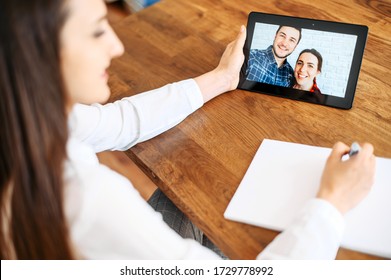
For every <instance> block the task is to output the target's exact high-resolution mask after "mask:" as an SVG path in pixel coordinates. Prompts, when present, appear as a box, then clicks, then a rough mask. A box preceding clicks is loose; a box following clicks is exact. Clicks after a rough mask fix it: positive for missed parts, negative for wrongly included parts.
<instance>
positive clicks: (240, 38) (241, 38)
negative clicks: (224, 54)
mask: <svg viewBox="0 0 391 280" xmlns="http://www.w3.org/2000/svg"><path fill="white" fill-rule="evenodd" d="M246 36H247V33H246V27H244V25H242V26H241V27H240V31H239V33H238V35H237V36H236V39H235V41H233V42H231V43H230V44H229V45H231V46H232V48H233V51H234V52H235V51H242V49H243V47H244V42H246Z"/></svg>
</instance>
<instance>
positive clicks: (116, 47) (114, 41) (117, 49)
mask: <svg viewBox="0 0 391 280" xmlns="http://www.w3.org/2000/svg"><path fill="white" fill-rule="evenodd" d="M110 28H111V27H110ZM109 52H110V56H111V57H112V58H115V57H118V56H121V55H122V54H123V53H124V45H123V44H122V42H121V40H120V39H119V38H118V36H117V34H115V32H114V30H112V29H111V36H110V44H109Z"/></svg>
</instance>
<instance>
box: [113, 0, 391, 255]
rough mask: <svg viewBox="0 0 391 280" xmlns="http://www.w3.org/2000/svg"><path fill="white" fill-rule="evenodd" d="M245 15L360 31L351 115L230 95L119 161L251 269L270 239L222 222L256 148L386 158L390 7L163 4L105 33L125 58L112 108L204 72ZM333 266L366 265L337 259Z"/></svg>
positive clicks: (307, 1) (222, 0)
mask: <svg viewBox="0 0 391 280" xmlns="http://www.w3.org/2000/svg"><path fill="white" fill-rule="evenodd" d="M251 11H261V12H266V13H274V14H282V15H291V16H298V17H310V18H316V19H322V20H332V21H341V22H348V23H355V24H362V25H367V26H368V27H369V36H368V41H367V45H366V49H365V53H364V60H363V63H362V68H361V73H360V77H359V81H358V85H357V91H356V97H355V101H354V104H353V108H352V109H351V110H341V109H335V108H331V107H325V106H320V105H315V104H310V103H304V102H299V101H293V100H289V99H284V98H279V97H274V96H269V95H264V94H257V93H253V92H248V91H243V90H235V91H232V92H229V93H226V94H224V95H221V96H219V97H218V98H216V99H214V100H212V101H210V102H208V103H207V104H205V105H204V106H203V107H202V108H201V109H199V110H197V111H196V112H195V113H193V114H192V115H191V116H189V117H188V118H187V119H186V120H185V121H183V122H182V123H180V124H179V125H178V126H176V127H174V128H172V129H170V130H169V131H167V132H165V133H163V134H162V135H159V136H157V137H155V138H153V139H151V140H149V141H146V142H144V143H141V144H138V145H136V146H135V147H133V148H131V149H130V150H129V151H127V155H128V156H129V157H131V158H132V159H133V160H134V161H135V162H136V164H137V165H138V166H139V167H140V168H141V169H142V170H143V171H144V172H145V173H146V174H147V175H148V176H149V177H150V178H151V179H152V180H153V181H154V182H155V183H156V184H157V185H158V186H159V187H160V188H161V189H162V190H163V191H164V192H165V193H166V194H167V195H168V196H169V197H170V198H171V199H172V200H173V201H174V202H175V203H176V204H177V205H178V207H179V208H180V209H181V210H182V211H184V212H185V213H186V214H187V215H188V216H189V218H190V219H191V220H192V221H194V222H195V224H197V225H198V226H199V227H200V228H201V229H202V230H203V231H204V232H205V233H206V234H207V235H208V236H209V237H210V239H211V240H212V241H213V242H215V243H216V244H217V245H218V246H219V247H220V248H221V250H222V251H223V252H224V253H225V254H226V255H227V256H228V257H230V258H232V259H253V258H255V256H256V255H257V254H258V253H259V252H260V251H261V250H262V249H263V248H264V247H265V246H266V245H267V244H268V243H269V242H270V241H272V239H273V238H274V237H275V236H276V234H277V232H275V231H272V230H267V229H263V228H259V227H255V226H251V225H246V224H242V223H237V222H232V221H228V220H225V219H224V217H223V213H224V211H225V209H226V207H227V205H228V203H229V201H230V200H231V198H232V196H233V194H234V193H235V190H236V188H237V187H238V185H239V183H240V181H241V180H242V178H243V176H244V174H245V172H246V170H247V168H248V167H249V164H250V162H251V160H252V159H253V156H254V154H255V152H256V150H257V149H258V147H259V145H260V143H261V141H262V140H263V139H264V138H269V139H276V140H282V141H290V142H296V143H302V144H308V145H316V146H324V147H331V146H332V145H333V144H334V143H335V142H336V141H338V140H340V141H343V142H345V143H348V144H349V143H351V142H353V141H360V142H363V141H368V142H370V143H372V144H373V145H374V147H375V154H376V155H377V156H380V157H388V158H391V78H390V70H389V69H390V65H391V37H390V35H391V20H390V15H391V5H390V2H389V1H386V0H384V1H382V0H381V1H359V0H356V1H353V0H345V1H337V0H329V1H320V0H297V1H294V2H293V1H278V0H275V1H258V0H246V1H234V0H214V1H210V0H192V1H188V0H163V1H161V2H159V3H157V4H155V5H153V6H151V7H149V8H147V9H145V10H143V11H141V12H139V13H136V14H133V15H131V16H129V17H127V18H126V19H125V20H123V21H121V22H119V23H117V24H116V25H115V26H114V29H115V31H116V32H117V33H118V35H119V37H120V39H121V40H122V41H123V43H124V45H125V49H126V53H125V54H124V56H122V57H121V58H119V59H116V60H115V61H114V62H113V65H112V68H111V79H110V85H111V87H112V92H113V97H112V100H116V99H119V98H121V97H124V96H129V95H133V94H136V93H139V92H143V91H146V90H150V89H153V88H156V87H160V86H163V85H165V84H167V83H171V82H175V81H179V80H182V79H187V78H191V77H196V76H197V75H199V74H202V73H205V72H207V71H209V70H211V69H213V68H214V67H215V66H216V65H217V63H218V61H219V58H220V56H221V54H222V53H223V51H224V48H225V46H226V45H227V44H228V43H229V42H230V41H232V40H233V39H234V38H235V37H236V34H237V32H238V31H239V28H240V25H242V24H244V25H245V24H246V22H247V15H248V14H249V13H250V12H251ZM337 258H339V259H372V258H376V257H375V256H369V255H366V254H362V253H360V252H354V251H350V250H347V249H343V248H342V249H340V250H339V253H338V256H337Z"/></svg>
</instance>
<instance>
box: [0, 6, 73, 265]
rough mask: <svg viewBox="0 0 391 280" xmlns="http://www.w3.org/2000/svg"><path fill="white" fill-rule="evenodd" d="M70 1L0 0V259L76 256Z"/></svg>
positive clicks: (64, 257)
mask: <svg viewBox="0 0 391 280" xmlns="http://www.w3.org/2000/svg"><path fill="white" fill-rule="evenodd" d="M65 2H66V1H65V0H17V1H15V0H1V1H0V42H1V43H0V129H1V140H0V156H1V157H0V202H1V212H0V219H1V220H0V230H1V232H0V245H1V258H2V259H8V258H18V259H69V258H72V251H71V247H70V242H69V234H68V229H67V223H66V219H65V215H64V210H63V164H64V160H65V158H66V141H67V137H68V131H67V117H66V111H65V104H66V95H65V91H64V89H63V88H64V87H63V82H62V78H61V71H60V55H59V53H60V39H59V38H60V31H61V28H62V26H63V24H64V22H65V19H66V17H67V10H66V7H65Z"/></svg>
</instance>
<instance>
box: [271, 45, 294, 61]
mask: <svg viewBox="0 0 391 280" xmlns="http://www.w3.org/2000/svg"><path fill="white" fill-rule="evenodd" d="M273 53H274V55H275V56H276V57H278V58H280V59H283V58H287V57H288V56H290V54H291V53H292V52H290V53H288V54H286V55H285V56H279V55H278V54H277V51H276V48H275V47H274V46H273Z"/></svg>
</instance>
